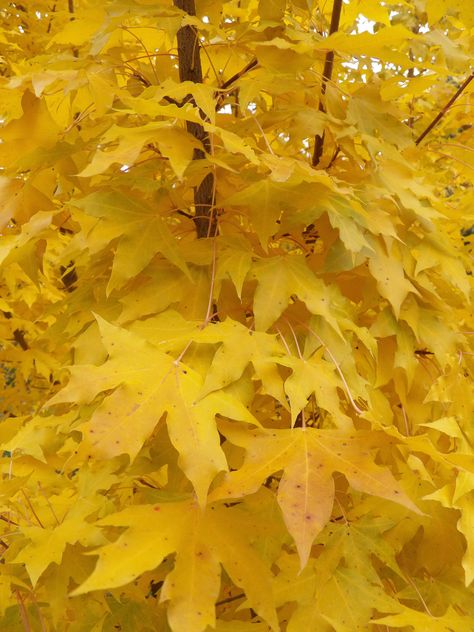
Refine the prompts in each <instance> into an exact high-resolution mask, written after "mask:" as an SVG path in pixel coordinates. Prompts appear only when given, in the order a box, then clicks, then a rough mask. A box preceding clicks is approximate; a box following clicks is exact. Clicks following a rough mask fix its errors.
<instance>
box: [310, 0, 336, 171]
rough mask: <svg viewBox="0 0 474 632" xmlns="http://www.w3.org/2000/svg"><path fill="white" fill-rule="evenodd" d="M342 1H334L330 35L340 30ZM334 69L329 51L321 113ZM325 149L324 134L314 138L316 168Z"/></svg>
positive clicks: (314, 163)
mask: <svg viewBox="0 0 474 632" xmlns="http://www.w3.org/2000/svg"><path fill="white" fill-rule="evenodd" d="M341 9H342V0H334V4H333V7H332V15H331V26H330V27H329V35H332V34H333V33H335V32H336V31H337V30H338V28H339V20H340V19H341ZM333 67H334V51H333V50H329V51H328V52H327V53H326V59H325V60H324V70H323V83H322V84H321V99H320V101H319V111H320V112H325V111H326V110H325V107H324V103H323V98H324V95H325V94H326V84H327V82H328V81H331V77H332V69H333ZM323 148H324V133H323V135H322V136H319V135H316V136H315V138H314V152H313V167H316V166H317V165H318V164H319V161H320V160H321V156H322V155H323Z"/></svg>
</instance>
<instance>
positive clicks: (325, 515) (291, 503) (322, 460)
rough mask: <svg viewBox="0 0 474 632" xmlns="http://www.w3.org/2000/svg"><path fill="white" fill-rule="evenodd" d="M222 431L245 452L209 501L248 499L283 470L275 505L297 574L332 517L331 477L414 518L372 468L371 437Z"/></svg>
mask: <svg viewBox="0 0 474 632" xmlns="http://www.w3.org/2000/svg"><path fill="white" fill-rule="evenodd" d="M221 429H222V432H223V433H224V434H225V435H226V437H227V438H228V439H229V441H231V442H232V443H234V444H236V445H238V446H240V447H243V448H245V450H246V458H245V461H244V464H243V465H242V467H241V468H240V469H238V470H237V471H235V472H230V473H229V474H227V475H226V478H225V480H224V482H223V483H221V485H219V486H218V488H217V489H215V490H214V491H213V492H212V493H211V496H210V498H211V500H215V499H221V498H240V497H241V496H245V495H247V494H252V493H253V492H255V491H256V490H257V489H258V488H259V487H260V485H261V484H262V483H263V482H264V481H265V480H266V479H267V478H268V477H269V476H271V475H272V474H274V473H275V472H278V471H279V470H283V471H284V473H283V477H282V479H281V481H280V484H279V487H278V503H279V505H280V507H281V510H282V512H283V517H284V519H285V523H286V526H287V528H288V531H289V532H290V533H291V535H292V536H293V538H294V540H295V543H296V547H297V549H298V554H299V556H300V562H301V567H302V568H303V567H304V566H305V565H306V563H307V561H308V558H309V555H310V551H311V546H312V544H313V542H314V540H315V538H316V536H317V535H318V534H319V533H320V532H321V531H322V529H323V528H324V526H325V525H326V524H327V522H328V521H329V518H330V517H331V513H332V508H333V503H334V493H335V487H334V480H333V473H334V472H340V473H341V474H344V476H345V477H346V478H347V480H348V482H349V484H350V485H351V487H352V488H353V489H355V490H357V491H361V492H365V493H366V494H373V495H376V496H380V497H381V498H385V499H388V500H392V501H394V502H397V503H400V504H402V505H404V506H405V507H407V508H409V509H411V510H412V511H415V512H419V510H418V509H417V507H416V505H415V504H414V503H413V502H412V501H411V500H410V499H409V498H408V497H407V495H406V494H405V493H404V492H403V490H402V489H401V488H400V486H399V484H398V483H397V481H396V480H395V478H394V477H393V475H392V474H391V472H390V471H389V470H388V469H386V468H383V467H381V466H379V465H377V464H376V463H375V462H374V459H373V456H372V454H371V449H373V448H374V447H375V446H377V444H378V443H379V441H380V437H376V435H371V434H370V433H368V434H363V433H360V434H354V435H348V434H346V433H343V432H337V431H329V430H315V429H313V428H304V429H303V428H301V429H300V428H294V429H293V430H280V431H279V432H272V431H271V430H264V429H255V430H252V431H246V430H242V429H236V428H234V427H233V426H232V425H231V424H222V426H221Z"/></svg>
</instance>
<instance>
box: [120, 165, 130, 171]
mask: <svg viewBox="0 0 474 632" xmlns="http://www.w3.org/2000/svg"><path fill="white" fill-rule="evenodd" d="M129 170H130V165H122V166H121V167H120V171H124V172H127V171H129Z"/></svg>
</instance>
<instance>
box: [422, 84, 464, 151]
mask: <svg viewBox="0 0 474 632" xmlns="http://www.w3.org/2000/svg"><path fill="white" fill-rule="evenodd" d="M473 79H474V72H473V73H471V74H470V75H469V77H468V78H467V79H465V81H464V83H462V84H461V85H460V86H459V88H458V89H457V90H456V92H455V93H454V94H453V96H452V97H451V98H450V99H449V101H448V102H447V103H446V105H445V106H444V108H443V109H442V110H441V111H440V112H438V114H437V115H436V116H435V117H434V119H433V120H432V121H431V123H430V124H429V125H428V127H427V128H426V129H425V130H424V131H423V132H422V133H421V134H420V135H419V136H418V138H417V139H416V140H415V145H419V144H420V143H421V141H422V140H423V139H424V138H425V136H427V135H428V134H429V133H430V132H431V130H432V129H433V128H434V127H436V125H438V123H439V122H440V120H441V119H442V118H443V116H445V114H446V112H447V111H448V110H449V108H450V107H451V106H452V104H453V103H454V102H455V101H456V99H458V98H459V97H460V96H461V94H462V93H463V92H464V90H465V89H466V88H467V86H468V85H469V84H470V83H471V81H472V80H473Z"/></svg>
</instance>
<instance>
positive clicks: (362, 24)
mask: <svg viewBox="0 0 474 632" xmlns="http://www.w3.org/2000/svg"><path fill="white" fill-rule="evenodd" d="M374 26H375V22H374V21H373V20H368V19H367V18H366V17H365V16H364V15H362V14H359V15H358V17H357V33H371V34H372V35H373V34H374Z"/></svg>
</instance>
